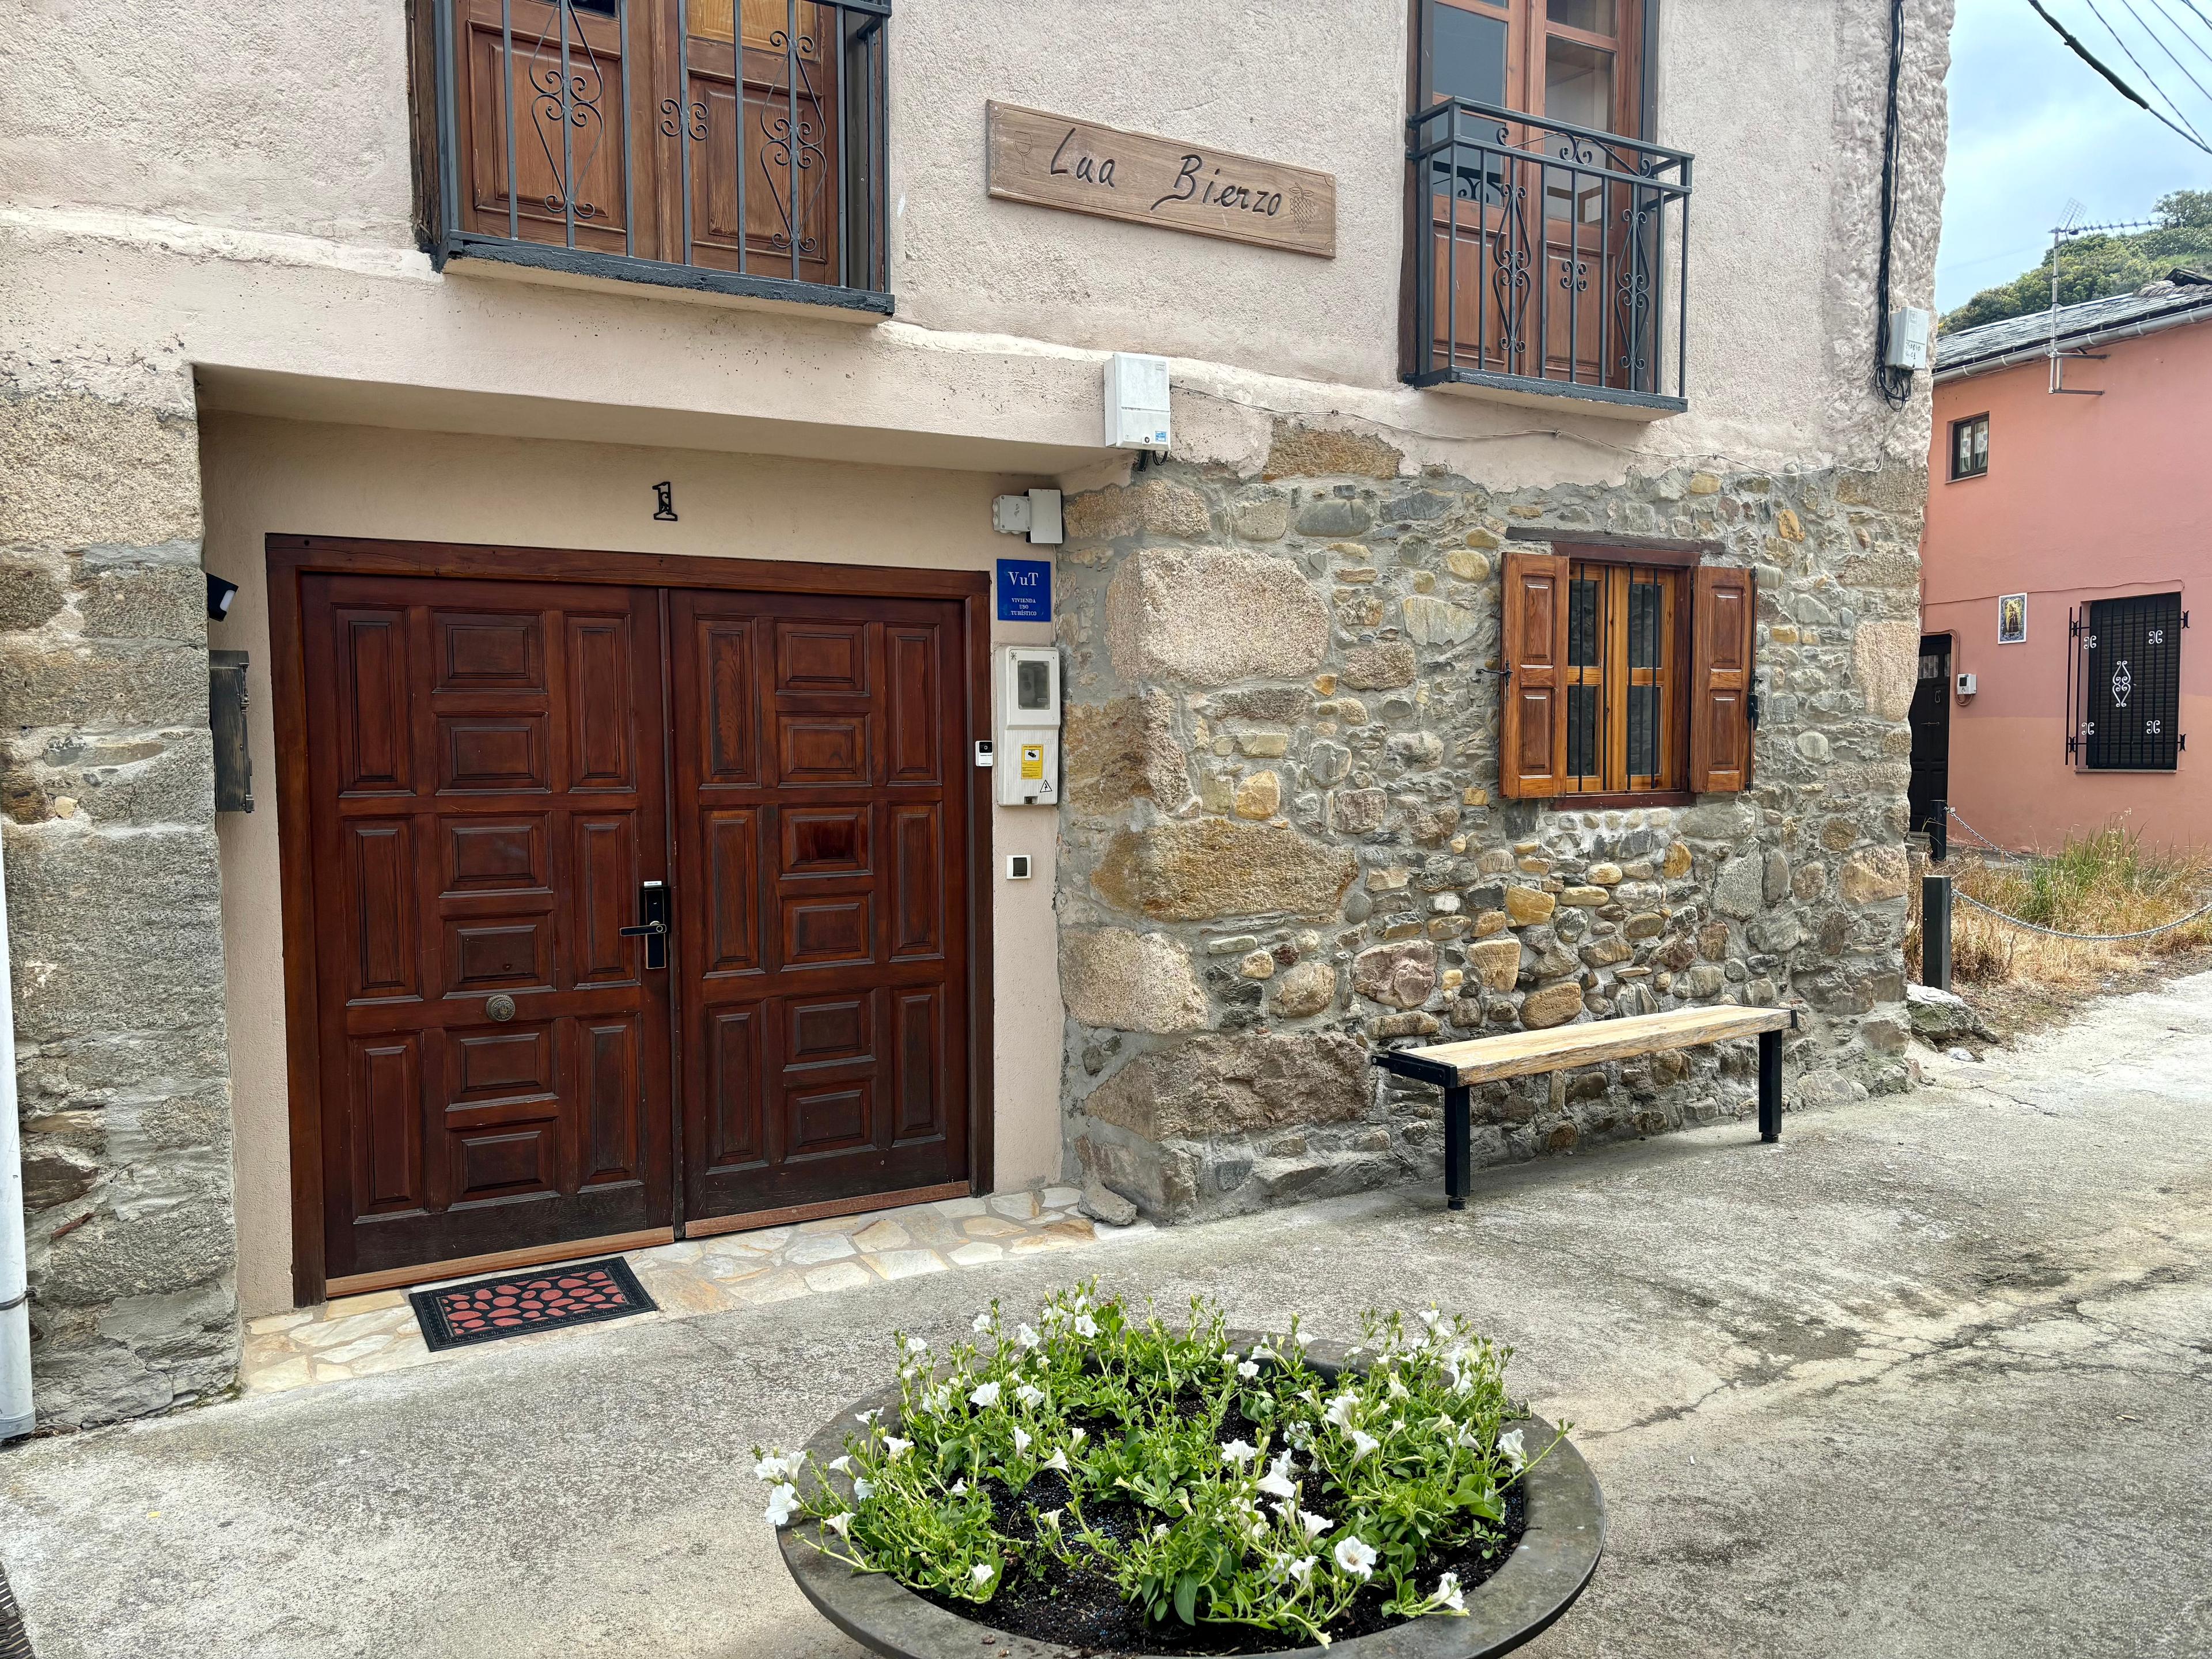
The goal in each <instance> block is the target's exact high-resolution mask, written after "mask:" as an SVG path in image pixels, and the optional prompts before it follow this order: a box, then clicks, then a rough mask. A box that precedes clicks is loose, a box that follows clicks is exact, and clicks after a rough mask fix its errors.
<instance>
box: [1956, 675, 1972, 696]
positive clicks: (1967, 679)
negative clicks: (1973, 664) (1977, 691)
mask: <svg viewBox="0 0 2212 1659" xmlns="http://www.w3.org/2000/svg"><path fill="white" fill-rule="evenodd" d="M1959 695H1960V696H1962V697H1971V696H1973V695H1974V677H1973V676H1972V674H1961V675H1960V676H1959Z"/></svg>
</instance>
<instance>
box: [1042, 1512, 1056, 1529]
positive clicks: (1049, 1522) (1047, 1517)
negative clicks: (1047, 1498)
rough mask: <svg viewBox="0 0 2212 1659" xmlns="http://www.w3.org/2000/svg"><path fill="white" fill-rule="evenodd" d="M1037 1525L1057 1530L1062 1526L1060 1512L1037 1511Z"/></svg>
mask: <svg viewBox="0 0 2212 1659" xmlns="http://www.w3.org/2000/svg"><path fill="white" fill-rule="evenodd" d="M1037 1524H1038V1525H1040V1526H1045V1527H1053V1528H1057V1527H1058V1526H1059V1525H1060V1511H1059V1510H1038V1511H1037Z"/></svg>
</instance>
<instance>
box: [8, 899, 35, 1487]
mask: <svg viewBox="0 0 2212 1659" xmlns="http://www.w3.org/2000/svg"><path fill="white" fill-rule="evenodd" d="M15 1113H16V1107H15V975H14V973H13V971H12V970H11V969H9V965H8V884H7V876H6V871H5V868H4V864H0V1444H3V1443H6V1442H8V1441H10V1440H15V1439H19V1438H21V1437H22V1436H24V1435H27V1434H28V1433H30V1431H31V1423H32V1411H31V1291H30V1279H29V1275H28V1268H27V1263H26V1262H25V1261H24V1256H23V1140H22V1127H21V1123H20V1122H19V1121H18V1120H17V1118H16V1115H15Z"/></svg>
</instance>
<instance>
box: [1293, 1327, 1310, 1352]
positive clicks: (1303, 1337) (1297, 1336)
mask: <svg viewBox="0 0 2212 1659" xmlns="http://www.w3.org/2000/svg"><path fill="white" fill-rule="evenodd" d="M1291 1341H1293V1342H1295V1343H1297V1345H1298V1346H1300V1347H1301V1348H1303V1347H1305V1346H1308V1345H1309V1344H1310V1343H1311V1342H1312V1341H1313V1338H1311V1337H1310V1336H1308V1335H1307V1334H1305V1333H1304V1331H1292V1332H1291Z"/></svg>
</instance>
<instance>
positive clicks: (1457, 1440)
mask: <svg viewBox="0 0 2212 1659" xmlns="http://www.w3.org/2000/svg"><path fill="white" fill-rule="evenodd" d="M1452 1444H1453V1445H1455V1446H1464V1447H1466V1448H1467V1449H1468V1450H1469V1451H1480V1450H1481V1449H1482V1437H1481V1436H1480V1435H1478V1434H1477V1433H1475V1431H1474V1430H1473V1429H1470V1428H1468V1426H1467V1425H1465V1424H1462V1425H1460V1430H1459V1432H1458V1433H1457V1434H1455V1435H1454V1436H1452Z"/></svg>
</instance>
